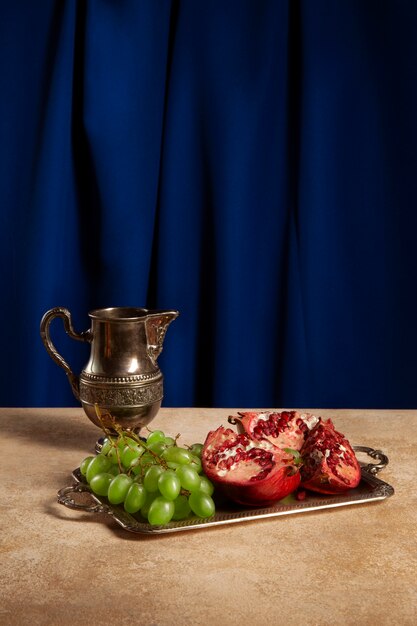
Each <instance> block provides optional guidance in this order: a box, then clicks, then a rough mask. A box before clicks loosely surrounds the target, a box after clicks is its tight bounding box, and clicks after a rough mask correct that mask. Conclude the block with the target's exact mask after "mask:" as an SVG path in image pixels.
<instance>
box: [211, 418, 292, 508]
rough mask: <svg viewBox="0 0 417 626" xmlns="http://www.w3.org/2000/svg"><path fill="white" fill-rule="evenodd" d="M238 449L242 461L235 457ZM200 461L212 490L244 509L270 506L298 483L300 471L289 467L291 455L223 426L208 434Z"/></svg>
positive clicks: (286, 494)
mask: <svg viewBox="0 0 417 626" xmlns="http://www.w3.org/2000/svg"><path fill="white" fill-rule="evenodd" d="M239 450H240V455H241V457H242V456H243V457H244V458H238V457H239V452H238V451H239ZM248 451H253V452H251V453H250V454H251V455H253V456H254V458H247V453H248ZM236 454H237V455H238V457H236ZM236 458H237V460H236ZM256 458H258V462H257V461H256ZM259 459H262V460H261V461H259ZM201 460H202V465H203V470H204V473H205V474H206V476H207V477H208V478H209V480H211V481H212V482H213V484H214V486H215V488H216V489H217V490H219V491H220V492H221V493H222V494H223V495H224V496H226V497H227V498H229V499H230V500H232V501H234V502H236V503H237V504H243V505H245V506H270V505H272V504H274V503H275V502H277V501H278V500H281V499H282V498H285V497H286V496H288V495H289V494H290V493H292V492H293V491H295V490H296V489H297V487H298V485H299V484H300V472H299V470H298V469H297V468H296V467H295V466H294V465H293V464H292V460H293V457H292V455H288V454H286V453H285V452H284V451H282V450H279V449H278V448H275V447H274V446H272V445H271V444H269V446H266V445H265V443H264V442H263V445H261V444H259V443H258V442H256V441H255V440H253V439H251V438H250V437H249V436H248V435H246V434H237V433H235V432H234V431H233V430H231V429H225V428H224V427H223V426H220V427H219V428H217V430H214V431H210V432H209V433H208V435H207V437H206V441H205V443H204V445H203V450H202V455H201ZM230 461H231V462H230ZM260 462H261V463H263V464H264V465H260V464H259V463H260ZM259 475H261V476H262V477H261V478H258V476H259Z"/></svg>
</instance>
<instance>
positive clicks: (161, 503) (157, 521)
mask: <svg viewBox="0 0 417 626" xmlns="http://www.w3.org/2000/svg"><path fill="white" fill-rule="evenodd" d="M174 511H175V506H174V503H173V502H172V500H167V499H166V498H163V497H162V496H158V497H157V498H155V500H154V501H153V502H152V504H151V506H150V507H149V512H148V522H149V523H150V524H151V525H152V526H162V525H163V524H168V522H170V521H171V519H172V516H173V515H174Z"/></svg>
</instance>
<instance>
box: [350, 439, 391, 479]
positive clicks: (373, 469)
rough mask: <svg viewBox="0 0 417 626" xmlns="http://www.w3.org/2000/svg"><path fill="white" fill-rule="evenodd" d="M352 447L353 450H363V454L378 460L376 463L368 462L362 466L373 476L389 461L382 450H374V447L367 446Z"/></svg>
mask: <svg viewBox="0 0 417 626" xmlns="http://www.w3.org/2000/svg"><path fill="white" fill-rule="evenodd" d="M353 449H354V451H355V452H365V454H367V455H368V456H370V457H371V458H373V459H376V460H377V461H378V463H368V465H364V466H362V469H363V470H364V471H365V472H368V473H369V474H373V475H374V476H375V475H376V474H378V472H380V471H381V470H382V469H384V467H386V466H387V465H388V463H389V461H388V457H387V455H386V454H384V453H383V452H382V450H374V448H368V447H367V446H353Z"/></svg>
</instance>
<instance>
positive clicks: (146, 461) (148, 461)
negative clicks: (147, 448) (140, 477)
mask: <svg viewBox="0 0 417 626" xmlns="http://www.w3.org/2000/svg"><path fill="white" fill-rule="evenodd" d="M157 463H158V459H156V458H155V457H154V455H153V454H151V453H150V452H145V454H143V455H142V456H141V457H140V464H141V466H142V467H143V468H146V467H150V466H151V465H156V464H157Z"/></svg>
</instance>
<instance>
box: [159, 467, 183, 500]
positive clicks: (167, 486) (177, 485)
mask: <svg viewBox="0 0 417 626" xmlns="http://www.w3.org/2000/svg"><path fill="white" fill-rule="evenodd" d="M158 489H159V491H160V493H161V494H162V495H163V496H164V498H166V499H167V500H175V498H177V497H178V496H179V493H180V491H181V482H180V479H179V478H178V476H177V475H176V474H175V473H174V472H173V471H172V470H167V471H165V472H163V473H162V474H161V475H160V477H159V478H158Z"/></svg>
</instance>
